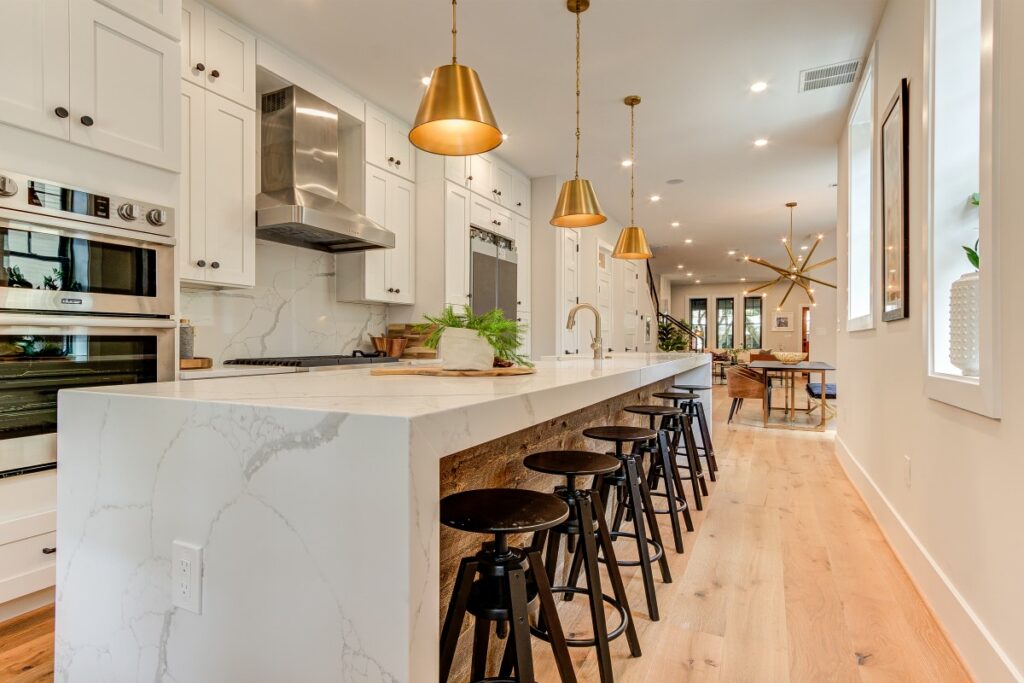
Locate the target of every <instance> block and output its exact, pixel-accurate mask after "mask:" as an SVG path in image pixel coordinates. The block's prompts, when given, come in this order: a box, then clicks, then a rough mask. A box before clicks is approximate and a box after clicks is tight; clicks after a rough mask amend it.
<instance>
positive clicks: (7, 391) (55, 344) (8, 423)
mask: <svg viewBox="0 0 1024 683" xmlns="http://www.w3.org/2000/svg"><path fill="white" fill-rule="evenodd" d="M157 335H158V333H156V332H154V334H152V335H147V334H142V335H116V334H114V335H90V334H87V333H86V334H38V335H32V334H29V335H18V334H13V335H8V334H0V444H2V443H3V441H4V440H7V439H16V438H20V437H29V436H34V435H37V434H48V433H53V432H56V431H57V392H58V391H59V390H61V389H82V388H85V387H95V386H101V385H111V384H136V383H141V382H155V381H157V379H158V370H159V365H158V360H157V356H158V353H157V351H158V347H159V344H160V342H159V339H158V336H157ZM0 469H2V467H0Z"/></svg>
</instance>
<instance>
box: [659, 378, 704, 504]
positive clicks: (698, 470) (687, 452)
mask: <svg viewBox="0 0 1024 683" xmlns="http://www.w3.org/2000/svg"><path fill="white" fill-rule="evenodd" d="M652 396H653V397H654V398H660V399H662V400H665V401H671V402H672V405H673V407H674V408H676V409H678V410H679V411H680V412H679V414H678V415H668V416H666V417H665V418H663V426H664V428H665V429H667V430H668V431H671V432H672V433H673V436H672V451H673V453H675V454H677V455H679V454H681V455H684V456H685V457H686V465H685V467H686V470H687V476H685V477H683V479H684V480H688V481H689V482H690V486H691V487H692V489H693V502H694V506H695V507H696V508H697V509H698V510H703V509H704V501H703V498H702V497H703V496H706V495H708V485H707V482H706V481H705V480H704V476H705V475H704V470H703V468H702V467H701V464H700V458H699V457H697V446H696V443H695V439H694V437H693V425H692V424H691V421H690V419H689V417H688V415H687V414H686V413H685V411H684V410H683V409H682V407H681V406H680V405H679V403H680V401H683V400H690V399H692V398H696V397H697V394H693V393H689V392H680V391H659V392H657V393H655V394H652ZM680 447H682V450H680Z"/></svg>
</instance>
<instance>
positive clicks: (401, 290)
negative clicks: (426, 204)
mask: <svg viewBox="0 0 1024 683" xmlns="http://www.w3.org/2000/svg"><path fill="white" fill-rule="evenodd" d="M388 181H389V185H388V222H387V223H386V225H387V228H388V230H390V231H391V232H393V233H395V248H394V249H388V250H387V257H388V263H387V281H388V289H391V290H392V291H391V292H389V294H391V301H392V302H394V303H402V304H411V303H413V302H414V301H415V296H414V291H413V285H414V282H415V280H416V278H415V271H414V269H415V254H414V253H413V244H415V239H414V235H415V233H414V228H415V216H416V186H415V185H413V184H412V183H410V182H409V181H408V180H405V179H404V178H399V177H398V176H394V175H393V176H391V177H389V178H388Z"/></svg>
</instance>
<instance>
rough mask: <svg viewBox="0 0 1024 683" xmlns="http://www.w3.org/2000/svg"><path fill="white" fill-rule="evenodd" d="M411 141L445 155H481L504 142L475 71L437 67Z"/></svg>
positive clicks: (412, 132) (455, 66)
mask: <svg viewBox="0 0 1024 683" xmlns="http://www.w3.org/2000/svg"><path fill="white" fill-rule="evenodd" d="M409 141H410V142H411V143H412V144H414V145H416V146H417V147H419V148H420V149H422V150H423V151H425V152H431V153H433V154H444V155H446V156H469V155H471V154H481V153H483V152H487V151H490V150H492V149H494V148H495V147H497V146H498V145H500V144H501V130H500V129H499V128H498V122H497V121H496V120H495V119H494V113H493V112H492V111H491V105H490V103H488V101H487V95H486V94H484V87H483V85H481V84H480V77H479V76H477V73H476V71H474V70H473V69H471V68H470V67H468V66H463V65H462V64H445V65H443V66H439V67H437V68H436V69H434V73H433V74H432V75H431V76H430V85H429V86H428V87H427V91H426V92H425V93H424V94H423V100H422V101H421V102H420V110H419V112H418V113H417V114H416V123H415V124H414V126H413V129H412V130H411V131H409Z"/></svg>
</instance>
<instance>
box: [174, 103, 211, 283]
mask: <svg viewBox="0 0 1024 683" xmlns="http://www.w3.org/2000/svg"><path fill="white" fill-rule="evenodd" d="M181 85H182V88H181V205H180V208H179V210H178V213H177V218H178V257H179V259H180V262H181V263H180V267H181V277H182V278H184V279H186V280H205V279H206V272H207V270H208V269H207V268H206V267H204V266H200V265H199V262H200V261H202V262H203V263H204V264H209V261H210V259H208V258H207V257H206V215H205V214H206V93H205V92H204V91H203V89H202V88H200V87H199V86H197V85H193V84H192V83H182V84H181Z"/></svg>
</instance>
